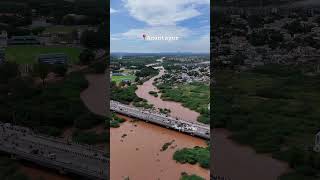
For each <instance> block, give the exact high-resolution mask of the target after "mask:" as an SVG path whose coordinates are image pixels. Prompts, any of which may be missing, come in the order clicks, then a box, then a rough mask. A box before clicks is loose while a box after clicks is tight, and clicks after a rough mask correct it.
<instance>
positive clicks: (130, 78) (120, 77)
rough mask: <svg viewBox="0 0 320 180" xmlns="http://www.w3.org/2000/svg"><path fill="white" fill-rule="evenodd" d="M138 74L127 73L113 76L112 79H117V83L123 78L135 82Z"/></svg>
mask: <svg viewBox="0 0 320 180" xmlns="http://www.w3.org/2000/svg"><path fill="white" fill-rule="evenodd" d="M135 78H136V76H134V75H126V76H112V81H115V82H116V83H117V84H119V83H120V82H121V81H123V80H130V81H131V82H134V80H135Z"/></svg>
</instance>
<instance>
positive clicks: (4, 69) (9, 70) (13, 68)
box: [0, 62, 19, 82]
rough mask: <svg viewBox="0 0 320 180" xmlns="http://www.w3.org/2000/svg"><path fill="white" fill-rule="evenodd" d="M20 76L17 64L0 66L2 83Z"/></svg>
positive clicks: (6, 63)
mask: <svg viewBox="0 0 320 180" xmlns="http://www.w3.org/2000/svg"><path fill="white" fill-rule="evenodd" d="M18 75H19V68H18V65H17V64H16V63H13V62H4V63H2V64H0V81H3V82H7V81H8V80H9V79H10V78H14V77H17V76H18Z"/></svg>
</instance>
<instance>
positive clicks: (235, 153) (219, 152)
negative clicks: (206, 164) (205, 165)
mask: <svg viewBox="0 0 320 180" xmlns="http://www.w3.org/2000/svg"><path fill="white" fill-rule="evenodd" d="M230 135H231V133H230V132H229V131H227V130H225V129H215V130H214V131H213V135H212V136H211V137H213V138H212V139H213V145H212V147H213V148H212V150H211V156H212V159H213V162H212V163H211V164H212V173H213V175H215V176H223V177H226V178H227V179H230V180H257V179H259V180H277V177H278V176H280V175H281V174H283V173H286V172H288V171H289V167H288V165H287V164H286V163H284V162H281V161H278V160H276V159H273V158H271V156H270V155H266V154H257V153H256V152H255V151H254V150H253V149H252V148H250V147H249V146H242V145H239V144H237V143H235V142H233V141H232V140H230V139H229V138H228V137H229V136H230Z"/></svg>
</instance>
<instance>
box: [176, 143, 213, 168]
mask: <svg viewBox="0 0 320 180" xmlns="http://www.w3.org/2000/svg"><path fill="white" fill-rule="evenodd" d="M173 159H174V160H176V161H177V162H179V163H182V164H184V163H189V164H196V163H199V164H200V166H201V167H203V168H206V169H209V167H210V149H209V146H208V147H198V146H196V147H194V148H183V149H180V150H178V151H176V152H175V153H174V154H173Z"/></svg>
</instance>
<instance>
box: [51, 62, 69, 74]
mask: <svg viewBox="0 0 320 180" xmlns="http://www.w3.org/2000/svg"><path fill="white" fill-rule="evenodd" d="M67 70H68V69H67V67H66V66H65V65H55V66H54V67H53V70H52V71H53V72H54V73H56V74H57V75H59V76H62V77H64V76H65V75H66V73H67Z"/></svg>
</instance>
